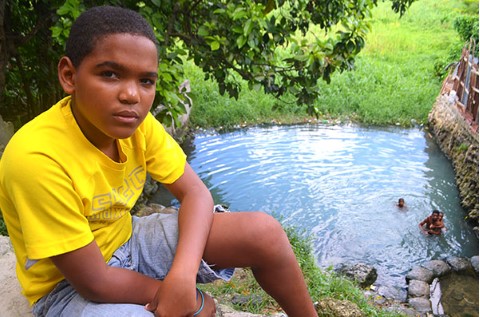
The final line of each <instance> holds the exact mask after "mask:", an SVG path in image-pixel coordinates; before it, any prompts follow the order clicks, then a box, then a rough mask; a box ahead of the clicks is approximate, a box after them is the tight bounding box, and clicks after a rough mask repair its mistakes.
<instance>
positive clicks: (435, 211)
mask: <svg viewBox="0 0 480 317" xmlns="http://www.w3.org/2000/svg"><path fill="white" fill-rule="evenodd" d="M433 214H440V211H439V210H437V209H435V210H434V211H432V215H433Z"/></svg>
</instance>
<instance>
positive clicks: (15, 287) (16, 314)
mask: <svg viewBox="0 0 480 317" xmlns="http://www.w3.org/2000/svg"><path fill="white" fill-rule="evenodd" d="M15 264H16V259H15V254H14V253H13V248H12V245H11V243H10V239H9V238H8V237H5V236H0V285H2V287H1V288H0V307H1V316H2V317H26V316H32V309H31V308H30V305H29V304H28V301H27V299H26V298H25V297H24V296H23V295H22V294H21V288H20V284H19V283H18V280H17V276H16V274H15Z"/></svg>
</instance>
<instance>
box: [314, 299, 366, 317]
mask: <svg viewBox="0 0 480 317" xmlns="http://www.w3.org/2000/svg"><path fill="white" fill-rule="evenodd" d="M317 313H318V316H319V317H363V313H362V311H361V310H360V309H359V308H358V306H357V305H355V304H354V303H352V302H349V301H348V300H338V299H333V298H325V299H322V300H321V301H319V302H318V304H317Z"/></svg>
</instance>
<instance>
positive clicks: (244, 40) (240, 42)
mask: <svg viewBox="0 0 480 317" xmlns="http://www.w3.org/2000/svg"><path fill="white" fill-rule="evenodd" d="M245 43H247V38H246V37H245V36H243V35H240V36H239V37H237V47H238V48H242V47H243V46H244V45H245Z"/></svg>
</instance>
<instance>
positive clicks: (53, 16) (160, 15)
mask: <svg viewBox="0 0 480 317" xmlns="http://www.w3.org/2000/svg"><path fill="white" fill-rule="evenodd" d="M413 1H414V0H391V2H392V9H393V10H394V11H395V12H398V13H399V14H400V15H402V14H403V13H404V12H405V11H406V9H407V8H408V6H409V5H410V4H411V3H412V2H413ZM99 4H110V5H121V6H123V7H127V8H130V9H133V10H136V11H138V12H140V13H141V14H142V15H143V16H144V17H145V18H146V19H147V20H148V21H149V22H150V23H151V24H152V26H153V27H154V29H155V32H156V35H157V37H158V39H159V42H160V43H161V47H160V63H159V80H158V84H157V98H156V101H155V105H160V104H161V105H164V107H162V108H161V111H160V112H159V114H158V115H157V117H158V118H159V119H160V120H161V121H163V122H164V123H166V124H168V123H169V122H170V120H171V118H173V119H176V118H177V117H178V114H181V113H182V112H184V107H183V102H182V101H184V99H183V98H184V96H183V95H182V94H180V93H179V92H177V90H178V89H177V87H178V85H179V84H180V83H181V82H182V81H183V72H182V65H183V63H184V61H186V60H193V61H194V63H195V64H196V65H198V66H200V67H201V68H202V69H203V71H204V73H205V76H206V78H213V79H215V80H216V81H217V82H218V84H219V89H220V92H221V93H222V94H224V93H228V94H229V95H230V96H232V97H235V98H237V97H238V94H239V90H240V83H239V79H240V78H241V79H243V80H245V81H247V82H248V85H249V87H250V88H251V89H263V90H264V91H265V92H266V93H270V94H272V95H274V96H276V97H278V98H281V97H282V96H284V95H285V94H287V93H288V94H291V95H293V96H295V98H296V100H297V104H298V105H307V111H308V113H309V114H311V115H315V114H316V113H317V110H316V109H315V108H314V107H313V102H312V101H313V100H315V98H316V97H317V96H318V95H319V93H320V91H319V90H318V87H317V81H318V80H319V79H323V80H326V81H327V82H329V80H330V76H331V75H332V73H333V72H335V71H345V70H351V69H352V68H353V67H354V58H355V56H356V55H357V54H358V53H359V52H360V51H361V49H362V48H363V47H364V45H365V36H366V34H367V32H368V30H369V18H370V17H371V10H372V9H373V7H374V6H375V5H376V4H377V0H311V1H308V0H257V1H255V0H228V1H226V0H219V1H204V0H165V1H161V0H145V1H137V0H126V1H119V0H110V1H83V2H80V1H79V0H66V1H65V2H64V3H63V4H61V5H60V4H59V3H56V2H55V1H53V2H51V1H50V2H47V1H34V0H30V1H29V2H26V3H20V2H19V1H18V0H17V1H13V0H7V3H6V6H5V11H4V12H5V15H4V16H3V17H4V18H5V17H9V16H11V19H6V18H5V20H4V23H3V26H4V31H5V37H4V38H3V37H2V33H1V32H0V43H2V42H1V41H2V40H5V39H6V42H7V43H6V44H7V45H6V46H4V45H2V46H0V50H5V49H4V47H7V48H8V47H9V48H11V49H6V55H5V56H6V60H7V61H8V62H7V65H6V66H3V69H1V70H0V73H5V67H6V69H7V70H8V71H7V74H8V76H7V77H8V80H7V84H6V85H5V89H3V88H4V87H0V88H2V90H1V91H3V92H4V94H3V97H2V98H5V99H6V102H5V104H4V103H2V105H5V106H4V107H2V108H1V109H0V111H2V115H4V117H7V118H8V117H10V116H8V115H6V114H5V113H4V112H5V111H12V110H11V107H12V106H13V104H14V102H12V101H14V100H15V101H20V104H22V105H25V107H26V109H25V110H22V111H23V112H20V114H25V113H26V114H27V116H32V115H36V114H37V113H38V111H41V110H43V109H44V108H46V107H49V106H50V105H51V104H52V103H53V102H54V101H52V100H51V99H53V95H58V93H57V91H55V93H52V89H51V88H50V91H45V90H44V88H45V87H43V85H42V83H43V82H44V80H46V81H48V82H49V83H50V87H53V86H54V85H53V78H55V77H56V76H55V75H54V73H55V70H54V67H52V65H50V64H51V63H53V62H55V63H56V61H57V60H58V57H59V54H60V53H61V52H63V49H61V47H62V46H63V45H64V43H65V40H66V38H67V36H68V31H69V28H70V25H71V23H72V21H73V20H74V19H75V18H76V17H77V16H78V15H79V14H80V13H81V12H82V11H83V10H85V9H86V8H88V7H91V6H94V5H99ZM0 7H1V6H0ZM0 14H1V12H0ZM1 18H2V17H0V19H1ZM48 30H52V32H51V33H49V34H48V36H47V35H46V33H45V32H46V31H48ZM35 52H38V53H41V54H35ZM0 53H1V54H0V56H3V54H5V52H4V51H1V52H0ZM27 64H28V65H27ZM46 64H48V65H46ZM0 67H2V65H1V59H0ZM26 70H28V71H26ZM27 74H28V76H27ZM22 76H23V77H22ZM25 83H30V87H27V86H28V85H27V86H25V85H23V86H22V84H25ZM1 84H2V81H1V75H0V85H1ZM32 87H33V89H32ZM29 89H30V91H28V90H29ZM54 90H55V89H54ZM30 95H31V97H30ZM55 97H56V96H55ZM30 99H35V100H36V101H35V102H32V101H30ZM15 103H16V102H15ZM39 104H40V105H41V107H37V105H39ZM31 105H35V107H34V108H33V109H31V107H30V106H31ZM27 108H28V110H27ZM17 110H18V109H17ZM17 112H18V111H17Z"/></svg>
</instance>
